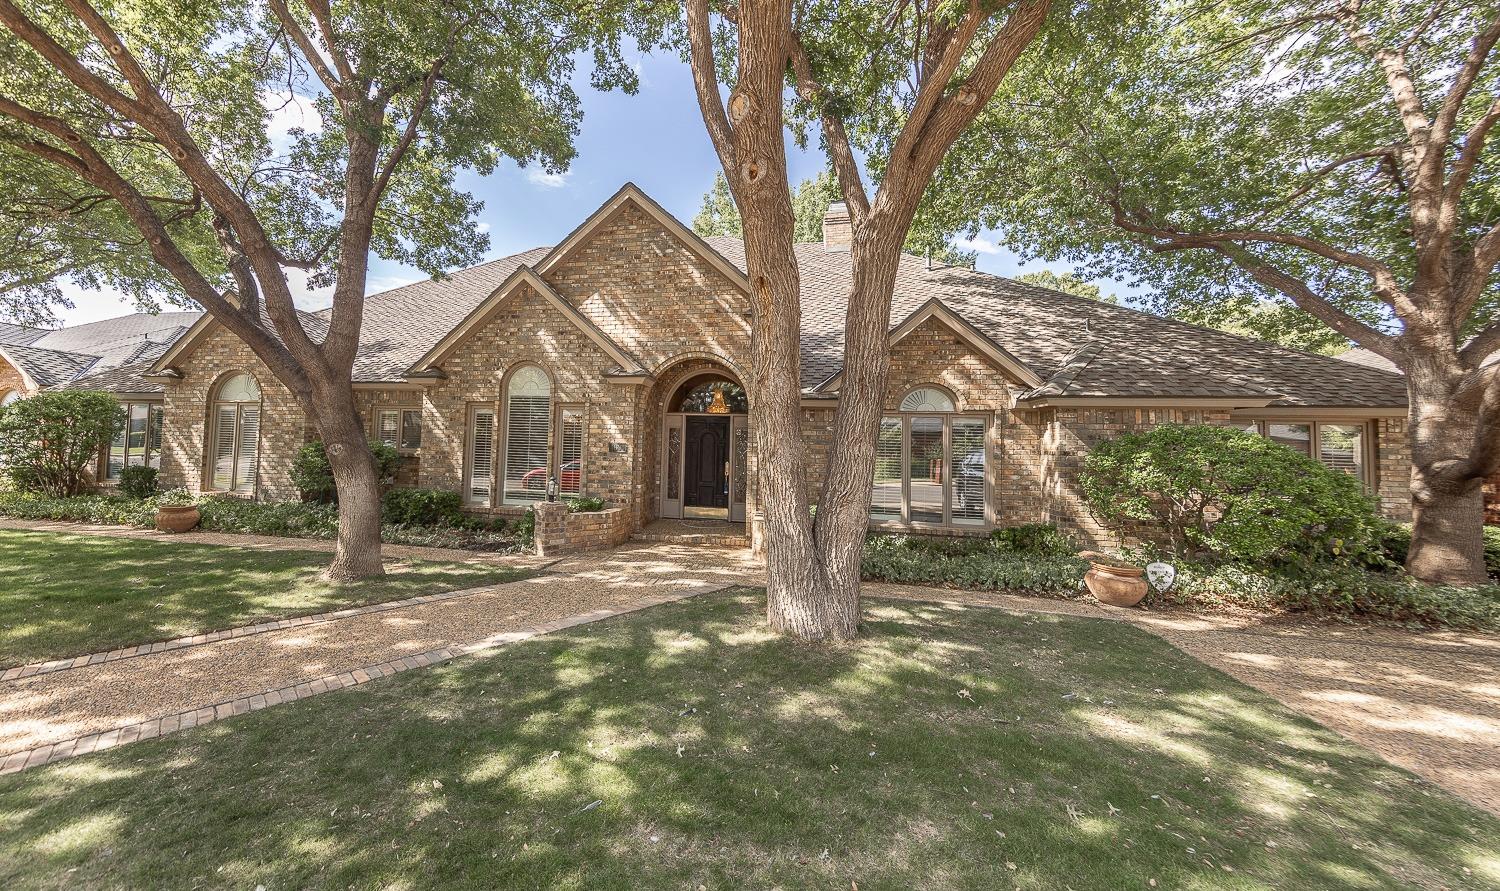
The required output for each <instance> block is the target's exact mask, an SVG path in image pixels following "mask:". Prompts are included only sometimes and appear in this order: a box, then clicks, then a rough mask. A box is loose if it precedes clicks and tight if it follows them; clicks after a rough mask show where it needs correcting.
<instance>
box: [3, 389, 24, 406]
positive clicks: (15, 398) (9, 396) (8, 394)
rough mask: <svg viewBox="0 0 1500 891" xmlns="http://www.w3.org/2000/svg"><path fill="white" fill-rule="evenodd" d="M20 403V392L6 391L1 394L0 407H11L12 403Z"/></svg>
mask: <svg viewBox="0 0 1500 891" xmlns="http://www.w3.org/2000/svg"><path fill="white" fill-rule="evenodd" d="M20 401H21V391H20V390H6V391H5V392H4V393H0V405H10V404H11V403H12V402H20Z"/></svg>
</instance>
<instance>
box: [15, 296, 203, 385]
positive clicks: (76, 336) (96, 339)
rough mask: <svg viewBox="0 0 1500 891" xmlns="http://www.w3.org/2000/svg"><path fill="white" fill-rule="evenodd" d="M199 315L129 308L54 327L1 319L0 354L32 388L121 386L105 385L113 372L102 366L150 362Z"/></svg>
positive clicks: (134, 364) (109, 381)
mask: <svg viewBox="0 0 1500 891" xmlns="http://www.w3.org/2000/svg"><path fill="white" fill-rule="evenodd" d="M202 315H203V314H202V313H197V312H164V313H156V314H151V313H134V314H132V315H128V316H120V317H117V318H113V319H104V320H102V321H98V322H89V323H87V324H84V325H73V326H71V327H68V328H56V329H46V328H24V327H21V326H18V325H5V324H0V356H4V358H5V359H6V360H7V361H9V362H10V363H11V364H12V365H14V366H16V368H17V370H19V371H20V372H21V374H22V375H24V376H25V377H26V378H27V379H29V380H30V381H31V382H32V385H33V386H35V387H37V388H47V387H66V388H75V389H77V388H88V389H105V390H111V391H116V392H126V390H124V389H122V388H121V387H119V386H114V385H106V384H109V383H111V382H113V381H115V378H112V377H109V376H107V375H106V374H105V372H108V371H110V370H112V369H116V368H120V367H123V366H136V365H142V363H145V364H147V365H149V363H150V361H151V360H154V359H156V358H157V357H158V356H160V355H161V354H162V353H163V352H165V351H166V350H167V349H168V348H169V347H170V346H171V345H172V344H173V343H175V342H176V341H177V339H178V338H180V337H181V336H182V335H183V334H184V333H185V332H186V331H187V330H188V329H189V327H191V326H192V325H193V324H194V323H195V322H197V321H198V319H199V318H200V317H201V316H202ZM142 367H144V366H142ZM121 382H123V379H122V381H121ZM139 383H144V381H141V382H139ZM160 390H161V388H160V387H159V386H155V385H151V386H148V387H138V388H134V389H130V390H129V392H138V393H150V392H160Z"/></svg>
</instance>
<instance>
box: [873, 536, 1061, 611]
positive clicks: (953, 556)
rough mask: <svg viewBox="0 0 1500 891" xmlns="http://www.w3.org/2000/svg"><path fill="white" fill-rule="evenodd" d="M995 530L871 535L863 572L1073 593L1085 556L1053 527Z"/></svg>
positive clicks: (913, 580) (881, 577)
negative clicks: (963, 534) (983, 534)
mask: <svg viewBox="0 0 1500 891" xmlns="http://www.w3.org/2000/svg"><path fill="white" fill-rule="evenodd" d="M1017 528H1023V529H1026V530H1027V531H1024V532H1020V533H1015V532H1013V530H1004V529H999V530H996V531H995V534H994V535H993V536H991V537H990V538H987V539H984V538H940V537H936V536H919V535H878V534H876V535H871V536H869V538H867V539H866V540H865V550H864V557H863V560H862V571H863V573H864V577H865V578H867V579H870V580H872V581H885V582H895V583H898V584H920V585H936V586H943V587H954V588H972V589H976V590H984V591H1005V592H1008V593H1014V594H1029V595H1032V596H1036V597H1078V596H1080V595H1081V594H1082V593H1083V588H1082V580H1083V573H1084V571H1085V570H1087V569H1088V563H1087V561H1084V560H1081V559H1079V558H1078V557H1077V556H1075V555H1074V553H1073V549H1072V546H1071V543H1069V542H1067V539H1066V538H1065V537H1064V536H1063V535H1062V533H1060V532H1058V530H1057V529H1056V528H1055V527H1051V526H1047V527H1044V528H1045V530H1047V531H1041V530H1039V529H1037V528H1035V527H1017Z"/></svg>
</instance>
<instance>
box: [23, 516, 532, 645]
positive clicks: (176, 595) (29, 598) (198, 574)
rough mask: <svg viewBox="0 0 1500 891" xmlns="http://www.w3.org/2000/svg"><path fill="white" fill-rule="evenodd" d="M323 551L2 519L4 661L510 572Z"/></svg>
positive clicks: (430, 590)
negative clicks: (362, 571)
mask: <svg viewBox="0 0 1500 891" xmlns="http://www.w3.org/2000/svg"><path fill="white" fill-rule="evenodd" d="M328 559H329V555H328V554H324V553H317V552H310V551H293V550H261V549H248V548H235V547H223V546H218V545H198V544H182V543H178V542H161V541H143V540H140V539H135V538H120V537H111V536H95V535H65V534H58V533H55V532H23V531H16V530H7V529H0V667H5V666H11V665H19V664H24V663H29V662H39V661H44V660H48V659H58V658H62V657H64V656H78V655H82V654H85V653H96V652H102V651H105V650H110V649H114V648H117V647H126V646H132V645H134V644H142V643H149V642H152V641H158V640H166V639H170V638H174V637H181V636H185V635H189V634H196V633H199V632H203V631H216V630H219V629H223V628H232V627H235V626H237V625H246V624H250V623H253V622H257V621H264V620H267V619H276V618H286V617H289V616H300V615H308V614H310V613H319V612H324V611H326V610H331V609H341V608H343V607H347V606H359V605H364V604H369V603H379V602H382V601H386V600H400V599H402V598H406V597H416V596H419V595H422V594H436V593H439V592H442V591H452V590H456V589H461V588H472V587H477V586H479V585H485V584H492V583H495V582H502V581H511V580H514V579H516V578H520V577H522V576H523V575H525V573H521V572H518V571H516V570H511V569H505V568H497V567H495V566H490V565H483V564H474V563H440V562H428V561H419V560H412V561H391V562H389V563H388V564H387V567H386V568H387V573H388V574H387V575H386V576H385V577H384V578H381V579H371V580H368V581H361V582H348V583H336V582H329V581H326V580H324V579H323V578H322V577H321V573H322V570H323V567H325V566H326V565H327V564H328Z"/></svg>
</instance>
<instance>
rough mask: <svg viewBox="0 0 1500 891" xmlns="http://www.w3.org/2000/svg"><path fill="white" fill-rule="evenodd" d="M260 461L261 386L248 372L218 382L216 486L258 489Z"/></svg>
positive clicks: (233, 489)
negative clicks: (220, 382) (257, 474)
mask: <svg viewBox="0 0 1500 891" xmlns="http://www.w3.org/2000/svg"><path fill="white" fill-rule="evenodd" d="M259 464H260V386H259V385H258V384H256V382H255V378H253V377H251V376H250V375H248V374H237V375H235V376H233V377H231V378H229V379H228V380H226V381H224V383H222V384H220V385H219V392H218V394H217V395H216V397H215V400H214V438H213V476H212V485H213V488H215V489H219V490H221V491H226V492H235V493H238V494H241V495H253V494H254V493H255V480H256V473H257V471H258V469H259Z"/></svg>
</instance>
